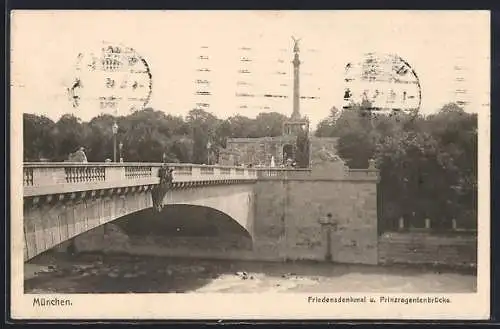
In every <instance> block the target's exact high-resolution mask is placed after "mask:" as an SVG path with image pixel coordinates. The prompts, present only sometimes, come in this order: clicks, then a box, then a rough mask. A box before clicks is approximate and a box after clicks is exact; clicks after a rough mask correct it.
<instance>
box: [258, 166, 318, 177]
mask: <svg viewBox="0 0 500 329" xmlns="http://www.w3.org/2000/svg"><path fill="white" fill-rule="evenodd" d="M256 170H257V176H258V177H259V179H283V178H299V177H307V176H309V175H310V173H311V169H307V168H305V169H303V168H300V169H293V168H258V169H256Z"/></svg>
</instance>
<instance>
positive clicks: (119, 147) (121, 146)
mask: <svg viewBox="0 0 500 329" xmlns="http://www.w3.org/2000/svg"><path fill="white" fill-rule="evenodd" d="M118 149H119V150H120V153H119V154H120V162H123V155H122V149H123V143H122V142H120V144H118Z"/></svg>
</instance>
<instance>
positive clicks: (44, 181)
mask: <svg viewBox="0 0 500 329" xmlns="http://www.w3.org/2000/svg"><path fill="white" fill-rule="evenodd" d="M167 165H168V167H170V168H173V169H174V172H173V181H174V183H175V182H202V181H228V180H229V181H231V180H237V181H241V180H255V179H257V172H256V171H255V170H253V169H247V168H232V167H220V166H205V165H194V164H179V163H174V164H167ZM161 166H162V164H160V163H85V164H82V163H68V162H64V163H38V162H37V163H34V162H30V163H24V167H23V187H24V196H35V195H48V194H57V193H68V192H78V191H88V190H95V189H108V188H125V187H133V186H139V185H153V184H158V182H159V177H158V170H159V168H160V167H161Z"/></svg>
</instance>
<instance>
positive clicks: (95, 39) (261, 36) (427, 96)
mask: <svg viewBox="0 0 500 329" xmlns="http://www.w3.org/2000/svg"><path fill="white" fill-rule="evenodd" d="M11 33H12V37H11V41H12V42H11V54H12V55H11V78H12V80H11V86H12V110H13V111H19V112H23V113H36V114H43V115H46V116H48V117H49V118H51V119H53V120H57V119H58V118H59V117H60V116H61V115H63V114H65V113H74V114H75V115H77V116H78V117H80V118H82V119H83V120H89V119H90V118H92V117H94V116H96V115H98V114H99V113H101V112H102V110H101V109H100V108H99V106H98V104H97V103H96V102H92V101H90V100H83V99H82V104H81V105H80V106H79V107H78V108H77V109H74V108H73V107H72V105H71V102H70V101H69V99H68V96H67V94H66V88H67V87H68V86H70V85H71V83H72V82H73V81H74V78H75V76H76V70H75V67H76V66H75V65H76V61H77V56H78V54H79V53H83V54H89V53H91V52H99V50H100V49H101V45H102V43H103V42H110V43H113V44H120V45H124V46H128V47H132V48H134V49H135V50H136V51H137V53H138V54H139V55H140V56H141V57H143V58H144V59H145V60H146V61H147V63H148V64H149V67H150V70H151V74H152V94H151V99H150V102H149V103H148V106H150V107H153V108H154V109H157V110H163V111H165V112H166V113H169V114H172V115H183V116H184V115H186V114H187V112H188V111H189V110H191V109H192V108H193V107H194V104H195V103H196V102H197V101H198V100H197V96H194V92H195V90H196V89H195V85H194V80H196V79H199V78H207V79H209V80H210V82H211V92H212V96H210V109H209V111H210V112H212V113H213V114H215V115H216V116H218V117H219V118H226V117H228V116H231V115H235V114H237V113H239V114H242V115H246V116H249V117H255V115H256V114H257V113H259V112H262V111H266V110H264V109H261V110H259V109H258V108H259V106H262V105H263V103H259V101H253V102H254V103H255V104H253V103H252V104H250V105H251V106H248V107H247V108H242V107H241V105H242V102H241V98H238V97H235V92H236V91H237V90H238V88H237V87H236V83H235V82H236V81H237V80H238V79H239V78H238V74H237V71H238V69H241V62H240V58H241V56H243V55H242V50H241V49H240V48H241V47H248V48H251V51H250V52H249V54H250V55H249V56H251V58H252V59H254V62H253V63H251V64H248V65H250V66H248V68H250V70H251V71H252V74H251V77H249V78H248V79H249V80H248V81H252V83H254V87H253V88H254V89H255V90H258V91H271V92H276V93H280V92H281V93H284V94H286V95H288V96H291V94H292V88H291V86H292V84H293V81H292V76H293V75H292V72H293V68H292V64H291V60H292V59H293V53H292V48H293V41H292V39H291V36H295V37H297V38H301V41H300V50H301V52H300V55H301V61H302V64H301V94H302V95H304V96H314V97H317V98H319V99H317V100H313V101H306V100H304V101H302V102H301V114H303V115H307V116H308V117H309V118H310V120H311V122H312V124H313V126H314V125H316V124H317V123H318V122H319V121H320V120H321V119H323V118H324V117H326V116H327V115H328V113H329V109H330V108H331V107H332V106H336V107H338V108H340V107H341V106H342V104H343V103H342V101H343V92H344V88H345V85H344V80H343V78H344V67H345V65H346V63H348V62H359V61H361V59H362V56H363V54H364V53H367V52H376V53H380V54H397V55H398V56H400V57H402V58H403V59H404V60H406V61H407V62H408V63H409V64H410V65H411V67H412V68H413V69H414V70H415V72H416V73H417V75H418V77H419V80H420V84H421V88H422V104H421V109H420V110H421V112H423V113H426V114H427V113H432V112H435V111H436V110H438V109H439V108H440V107H441V106H442V105H444V104H446V103H448V102H450V101H453V100H454V97H455V94H454V90H455V89H457V82H456V81H455V78H456V72H455V71H454V69H453V68H454V66H456V65H459V66H461V67H463V68H464V73H463V76H464V78H465V82H461V83H460V84H462V85H463V87H464V88H463V89H466V90H467V92H468V101H469V102H470V103H469V105H468V106H467V108H466V110H467V111H471V112H479V111H489V106H484V104H486V103H489V92H490V90H489V89H490V58H489V55H490V46H489V45H490V18H489V13H488V12H485V11H425V12H424V11H14V12H13V13H12V29H11ZM202 46H206V47H208V48H203V49H202V48H201V47H202ZM200 55H204V56H205V55H206V56H207V57H209V58H210V60H209V64H207V65H209V66H210V69H211V72H206V74H205V76H200V72H197V71H196V69H197V68H200V67H202V66H205V63H200V60H199V59H198V57H199V56H200ZM278 60H282V63H279V62H278ZM279 70H281V71H284V72H286V75H284V76H283V77H277V76H276V75H275V74H274V75H273V73H274V72H276V71H279ZM92 83H94V82H92ZM281 84H286V85H287V86H286V87H285V86H280V85H281ZM273 102H274V101H273ZM275 103H276V104H275ZM275 103H272V104H271V107H272V108H273V110H276V111H278V112H281V113H283V114H286V115H290V114H291V113H292V99H291V97H288V98H287V99H286V100H282V101H277V102H275ZM264 105H265V104H264ZM118 111H119V112H120V113H119V114H128V113H123V109H122V111H120V110H118ZM111 113H112V112H111Z"/></svg>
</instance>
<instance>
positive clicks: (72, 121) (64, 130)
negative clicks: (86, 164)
mask: <svg viewBox="0 0 500 329" xmlns="http://www.w3.org/2000/svg"><path fill="white" fill-rule="evenodd" d="M84 135H85V132H84V127H83V125H82V124H81V120H80V119H79V118H77V117H75V116H74V115H73V114H64V115H63V116H62V117H61V118H60V119H59V120H58V121H57V122H56V124H55V127H54V134H53V137H54V138H55V140H56V160H58V161H63V160H66V159H67V158H68V156H69V154H71V153H73V152H75V151H76V150H77V149H78V147H80V146H85V140H84V137H85V136H84Z"/></svg>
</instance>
